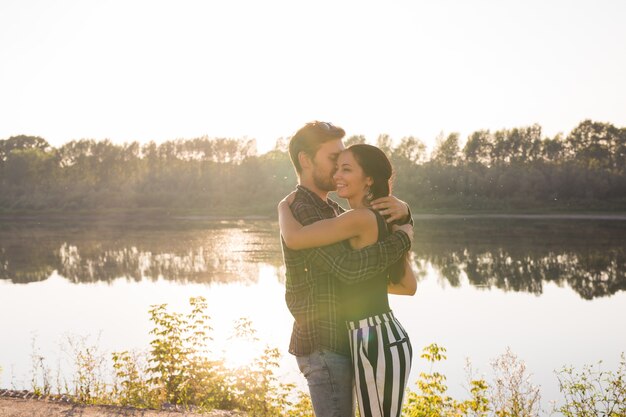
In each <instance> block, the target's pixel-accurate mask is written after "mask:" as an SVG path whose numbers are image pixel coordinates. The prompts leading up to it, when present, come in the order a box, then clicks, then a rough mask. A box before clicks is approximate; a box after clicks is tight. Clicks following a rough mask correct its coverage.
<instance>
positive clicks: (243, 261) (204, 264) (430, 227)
mask: <svg viewBox="0 0 626 417" xmlns="http://www.w3.org/2000/svg"><path fill="white" fill-rule="evenodd" d="M567 224H568V225H570V224H571V223H567ZM505 226H506V227H502V224H497V225H495V226H488V225H485V224H476V223H472V224H465V223H463V224H462V225H460V224H458V222H457V223H454V222H426V223H424V222H419V224H417V225H416V231H417V233H416V236H417V239H416V242H415V247H414V249H413V251H414V254H415V255H416V256H415V265H416V268H417V270H418V273H421V274H425V273H426V269H427V268H428V266H429V265H432V266H433V267H434V268H435V269H436V270H437V272H438V273H439V274H440V276H441V277H442V279H445V280H446V281H448V282H449V283H450V284H451V285H452V286H459V285H460V284H461V278H462V277H463V276H464V275H465V276H467V279H468V280H469V283H470V284H471V285H474V286H477V287H480V288H499V289H502V290H505V291H520V292H529V293H532V294H541V293H542V291H543V285H544V282H553V283H556V284H557V285H568V286H570V287H571V288H573V289H574V290H575V291H576V292H577V293H578V294H580V296H581V297H583V298H585V299H592V298H594V297H602V296H607V295H611V294H614V293H616V292H618V291H620V290H625V289H626V253H625V252H626V249H624V248H623V244H622V241H623V236H625V234H624V231H623V230H620V229H619V228H616V227H614V226H613V225H611V226H610V227H601V226H594V227H588V228H587V229H585V228H582V229H581V228H580V227H578V228H577V230H575V231H572V230H573V228H572V227H571V226H568V227H564V228H562V229H559V228H558V227H557V228H556V229H554V227H555V226H550V227H552V229H551V228H550V227H546V226H545V225H537V224H528V223H522V224H521V225H519V224H513V225H511V224H506V225H505ZM621 227H622V229H623V228H624V226H621ZM259 262H264V263H269V264H271V265H273V266H276V267H282V256H281V252H280V245H279V241H278V231H277V226H276V223H275V222H249V223H246V222H231V223H227V224H221V223H217V224H212V225H211V227H210V228H205V229H202V228H199V227H197V226H196V227H191V228H189V229H188V230H180V229H177V228H175V229H174V230H162V229H158V230H152V229H142V230H119V229H114V228H113V229H106V230H98V229H90V230H83V229H79V230H69V231H68V230H65V229H61V230H60V231H56V232H55V231H50V230H47V229H46V230H32V229H24V230H22V229H19V230H17V231H14V232H13V233H11V234H6V233H5V234H4V235H3V236H2V239H0V279H8V280H11V281H13V282H16V283H27V282H36V281H42V280H45V279H47V278H48V277H49V276H50V275H51V274H52V272H53V271H54V270H56V271H57V272H58V274H59V275H61V276H63V277H65V278H67V279H69V280H70V281H71V282H75V283H84V282H98V281H105V282H110V281H112V280H114V279H117V278H126V279H128V280H134V281H140V280H143V279H151V280H156V279H159V278H162V279H165V280H172V281H178V282H216V281H219V282H228V281H241V280H244V281H245V280H255V279H256V277H258V273H259ZM279 275H281V276H282V275H283V274H279Z"/></svg>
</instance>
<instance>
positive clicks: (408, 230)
mask: <svg viewBox="0 0 626 417" xmlns="http://www.w3.org/2000/svg"><path fill="white" fill-rule="evenodd" d="M397 230H402V231H403V232H404V233H406V234H407V235H409V240H410V241H411V246H412V245H413V226H411V225H410V224H408V223H406V224H402V225H397V224H392V225H391V231H392V232H395V231H397Z"/></svg>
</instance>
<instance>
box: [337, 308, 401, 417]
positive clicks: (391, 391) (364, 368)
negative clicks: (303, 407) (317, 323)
mask: <svg viewBox="0 0 626 417" xmlns="http://www.w3.org/2000/svg"><path fill="white" fill-rule="evenodd" d="M347 325H348V329H349V332H350V356H351V357H352V366H353V367H354V383H355V386H356V395H357V400H358V403H359V412H360V414H361V417H378V416H380V417H399V416H400V414H401V411H402V400H403V399H404V391H405V388H406V385H407V382H408V379H409V372H410V371H411V359H412V356H413V349H412V347H411V342H410V340H409V336H408V335H407V333H406V331H405V330H404V328H403V327H402V325H401V324H400V323H399V322H398V320H397V319H396V318H395V317H394V315H393V313H392V312H391V311H390V312H388V313H384V314H379V315H376V316H372V317H368V318H365V319H361V320H356V321H349V322H347Z"/></svg>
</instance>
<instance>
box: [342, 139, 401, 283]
mask: <svg viewBox="0 0 626 417" xmlns="http://www.w3.org/2000/svg"><path fill="white" fill-rule="evenodd" d="M347 150H348V151H350V152H351V153H352V155H353V156H354V159H356V161H357V163H358V164H359V166H360V167H361V169H362V170H363V173H364V174H365V176H367V177H370V178H372V185H370V193H371V194H372V199H374V200H375V199H377V198H380V197H386V196H388V195H389V194H391V177H392V175H393V168H392V167H391V162H389V158H387V155H385V153H384V152H383V151H382V150H380V148H377V147H376V146H372V145H368V144H366V143H359V144H356V145H352V146H350V147H348V149H347ZM387 230H388V232H391V230H390V226H389V225H387ZM404 260H405V257H404V256H403V257H401V258H400V259H399V260H398V261H397V262H396V263H394V264H393V265H391V266H390V267H389V268H388V269H387V271H388V273H389V279H390V280H391V282H393V283H396V284H397V283H398V282H400V279H401V278H402V276H403V275H404Z"/></svg>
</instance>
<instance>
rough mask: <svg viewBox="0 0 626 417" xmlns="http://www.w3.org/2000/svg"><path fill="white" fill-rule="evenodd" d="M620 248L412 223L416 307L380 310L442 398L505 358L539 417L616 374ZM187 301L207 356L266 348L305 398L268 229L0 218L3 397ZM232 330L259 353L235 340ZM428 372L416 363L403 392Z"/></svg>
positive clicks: (267, 223) (615, 243) (508, 229)
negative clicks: (203, 325) (424, 355)
mask: <svg viewBox="0 0 626 417" xmlns="http://www.w3.org/2000/svg"><path fill="white" fill-rule="evenodd" d="M625 242H626V219H625V218H624V217H619V216H615V217H611V216H607V217H595V218H592V217H587V216H575V215H572V216H544V217H540V216H416V218H415V243H414V247H413V249H412V252H413V256H414V269H415V271H416V273H417V275H418V280H419V282H418V290H417V294H416V295H415V296H414V297H403V296H390V303H391V306H392V308H393V310H394V312H395V313H396V315H397V316H398V317H399V320H400V321H401V322H402V324H403V325H404V327H405V328H406V330H407V331H408V333H409V334H410V336H411V340H412V343H413V347H414V349H415V350H417V351H418V352H419V351H421V349H422V348H423V347H425V346H426V345H428V344H430V343H433V342H436V343H437V344H439V345H441V346H444V347H446V348H447V354H448V360H446V361H445V362H441V363H439V364H438V365H436V368H435V370H438V371H439V372H442V373H444V374H445V375H446V376H447V377H448V386H449V393H450V395H452V396H454V397H456V398H461V397H463V398H464V397H465V396H466V389H465V387H466V386H467V384H466V377H465V370H464V367H465V362H466V358H469V359H470V360H471V362H472V367H473V369H474V372H475V374H476V375H478V376H480V375H484V376H485V378H486V379H487V380H489V379H490V378H491V376H492V375H493V372H492V368H491V362H492V361H493V360H494V359H496V358H497V357H498V356H499V355H502V354H504V353H505V351H506V350H507V348H510V350H511V351H512V352H513V353H514V354H516V355H517V356H518V357H519V358H520V359H521V360H523V361H524V362H525V363H526V365H527V367H528V369H529V371H530V372H531V373H532V381H533V383H535V384H536V385H539V386H540V387H541V393H542V408H543V409H544V410H546V411H547V413H546V414H549V411H550V401H555V400H557V401H558V400H560V399H561V398H562V397H561V395H560V393H559V389H558V381H557V378H556V375H555V373H554V371H555V370H557V369H560V368H561V367H562V366H564V365H572V366H575V367H578V368H582V366H583V365H585V364H594V363H597V362H598V361H599V360H602V361H603V363H602V367H603V369H616V368H617V364H618V362H619V360H620V353H621V352H624V351H625V350H626V331H624V324H623V320H624V317H626V291H625V290H626V245H625ZM199 295H202V296H204V297H206V299H207V302H208V306H209V311H208V312H209V315H210V316H211V322H210V324H211V326H212V328H213V330H212V331H211V335H212V336H213V339H214V341H213V343H212V345H211V346H212V347H213V349H214V351H215V352H227V353H228V360H229V362H230V363H231V364H232V366H236V365H238V364H241V363H245V362H246V361H249V360H250V359H251V358H252V357H254V355H256V354H258V353H259V352H260V351H261V349H262V347H263V346H264V345H269V346H275V347H278V348H279V349H280V350H281V351H282V352H283V358H282V360H281V366H280V369H279V371H278V373H279V374H280V378H281V379H282V380H284V381H286V382H295V383H296V384H297V385H298V387H299V388H301V389H306V386H305V381H304V378H303V377H301V376H300V374H299V372H298V370H297V367H296V365H295V360H294V358H293V357H292V356H291V355H289V354H288V353H287V352H286V351H287V347H288V344H289V335H290V331H291V325H292V318H291V316H290V314H289V311H288V310H287V308H286V306H285V303H284V268H283V267H282V256H281V250H280V245H279V240H278V226H277V223H276V221H274V220H263V219H250V220H214V219H209V218H202V217H195V218H175V219H167V220H162V221H152V220H141V221H138V220H133V221H130V220H128V221H119V220H115V221H112V220H106V219H97V218H82V219H76V220H72V221H68V220H67V219H65V220H63V221H58V220H45V221H44V220H38V219H36V218H32V219H24V218H22V219H20V220H15V219H14V220H9V219H5V220H2V221H0V314H1V317H2V325H1V327H0V328H1V330H2V332H1V336H0V338H1V339H0V367H2V371H1V373H0V387H4V388H10V387H14V388H17V389H28V388H30V384H31V376H30V372H31V367H32V365H33V358H32V355H33V353H35V354H36V355H37V356H39V355H41V356H43V357H45V358H46V364H47V366H48V367H49V368H50V370H51V372H52V373H53V374H54V373H55V372H58V370H59V369H65V368H66V367H67V361H68V360H69V359H68V357H67V351H66V349H64V348H63V347H62V346H63V344H64V343H66V342H64V341H66V340H67V338H68V336H69V337H70V338H74V339H76V338H79V339H80V338H83V340H84V341H85V343H92V344H97V345H98V347H99V349H100V350H101V351H102V352H103V353H106V354H108V353H110V352H112V351H116V350H118V351H119V350H126V349H146V348H147V347H148V346H149V341H150V340H151V337H150V335H149V331H150V329H151V323H150V321H149V315H148V310H149V308H150V306H151V305H155V304H163V303H167V304H168V306H169V307H170V309H171V310H174V311H180V312H186V311H188V300H189V298H190V297H193V296H199ZM242 317H245V318H249V319H250V320H251V321H252V323H253V325H254V328H255V329H256V330H257V337H258V339H259V341H258V342H255V343H252V342H248V343H247V344H245V343H237V342H236V341H235V340H234V339H233V338H232V337H231V336H232V333H233V323H234V322H235V321H236V320H237V319H239V318H242ZM429 370H430V367H429V365H428V364H427V363H425V362H424V360H422V359H419V358H416V359H415V360H414V362H413V369H412V373H411V377H410V381H411V388H415V384H414V382H415V380H416V379H417V377H418V374H419V372H428V371H429Z"/></svg>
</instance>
